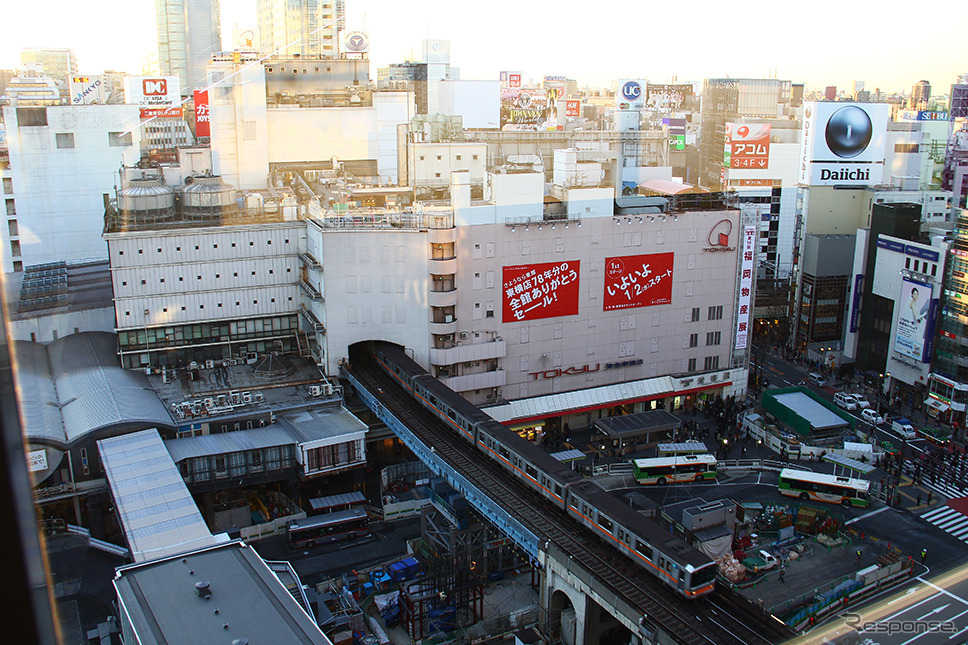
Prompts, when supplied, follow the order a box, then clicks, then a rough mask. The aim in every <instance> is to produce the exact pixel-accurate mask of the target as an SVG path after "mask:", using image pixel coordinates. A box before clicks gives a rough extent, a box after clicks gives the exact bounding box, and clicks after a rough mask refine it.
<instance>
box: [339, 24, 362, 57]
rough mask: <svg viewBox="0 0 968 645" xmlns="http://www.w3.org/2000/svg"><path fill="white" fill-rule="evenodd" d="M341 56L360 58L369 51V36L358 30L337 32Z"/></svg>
mask: <svg viewBox="0 0 968 645" xmlns="http://www.w3.org/2000/svg"><path fill="white" fill-rule="evenodd" d="M339 49H340V53H341V54H350V55H353V56H362V55H363V54H365V53H366V52H367V50H369V49H370V35H369V34H368V33H366V32H365V31H359V30H358V29H343V30H342V31H340V32H339Z"/></svg>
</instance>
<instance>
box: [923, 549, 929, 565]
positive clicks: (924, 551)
mask: <svg viewBox="0 0 968 645" xmlns="http://www.w3.org/2000/svg"><path fill="white" fill-rule="evenodd" d="M927 557H928V550H927V549H921V564H924V560H925V558H927Z"/></svg>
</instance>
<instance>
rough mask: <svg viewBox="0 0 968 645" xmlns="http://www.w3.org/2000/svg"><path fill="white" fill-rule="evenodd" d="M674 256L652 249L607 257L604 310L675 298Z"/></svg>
mask: <svg viewBox="0 0 968 645" xmlns="http://www.w3.org/2000/svg"><path fill="white" fill-rule="evenodd" d="M673 257H674V254H673V253H652V254H649V255H628V256H625V257H622V258H605V298H604V300H605V303H604V305H603V309H602V311H612V310H614V309H630V308H633V307H649V306H651V305H667V304H669V303H670V302H672V262H673Z"/></svg>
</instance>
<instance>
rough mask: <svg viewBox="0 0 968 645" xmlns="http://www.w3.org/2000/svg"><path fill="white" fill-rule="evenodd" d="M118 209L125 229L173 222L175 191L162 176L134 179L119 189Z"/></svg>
mask: <svg viewBox="0 0 968 645" xmlns="http://www.w3.org/2000/svg"><path fill="white" fill-rule="evenodd" d="M118 209H119V210H120V211H121V219H122V222H123V226H124V228H125V229H131V228H138V227H139V226H153V225H156V224H161V223H165V222H171V221H173V220H174V218H175V191H174V190H173V189H172V188H171V186H169V185H167V184H165V183H163V182H162V180H161V178H160V177H141V178H140V179H132V180H131V181H130V182H129V183H128V185H127V186H126V187H125V188H122V189H121V190H119V191H118Z"/></svg>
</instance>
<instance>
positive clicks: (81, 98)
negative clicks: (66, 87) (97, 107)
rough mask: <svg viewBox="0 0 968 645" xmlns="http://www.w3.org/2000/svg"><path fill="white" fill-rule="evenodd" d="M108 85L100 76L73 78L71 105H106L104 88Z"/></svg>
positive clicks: (71, 78) (71, 83) (71, 81)
mask: <svg viewBox="0 0 968 645" xmlns="http://www.w3.org/2000/svg"><path fill="white" fill-rule="evenodd" d="M106 86H107V84H106V83H105V82H104V79H103V78H102V77H101V76H100V75H98V76H71V77H70V92H71V94H70V96H71V105H93V104H95V103H104V101H105V92H104V88H105V87H106Z"/></svg>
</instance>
